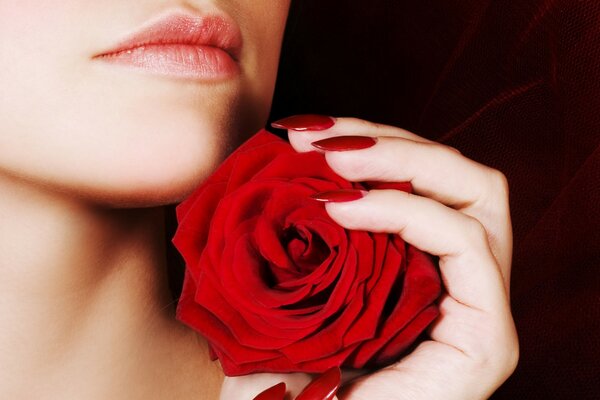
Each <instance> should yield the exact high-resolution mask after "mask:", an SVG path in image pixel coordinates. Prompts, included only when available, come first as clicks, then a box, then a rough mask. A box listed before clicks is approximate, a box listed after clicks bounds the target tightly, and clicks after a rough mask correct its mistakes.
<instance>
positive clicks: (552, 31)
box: [271, 0, 600, 399]
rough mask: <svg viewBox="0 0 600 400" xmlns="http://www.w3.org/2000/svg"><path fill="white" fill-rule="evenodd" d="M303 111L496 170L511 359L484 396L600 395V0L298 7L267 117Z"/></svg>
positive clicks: (333, 1)
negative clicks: (504, 182) (508, 265)
mask: <svg viewBox="0 0 600 400" xmlns="http://www.w3.org/2000/svg"><path fill="white" fill-rule="evenodd" d="M305 112H316V113H324V114H331V115H335V116H355V117H360V118H366V119H369V120H374V121H378V122H383V123H388V124H393V125H397V126H401V127H404V128H407V129H410V130H412V131H414V132H416V133H418V134H420V135H422V136H425V137H428V138H430V139H436V140H439V141H442V142H445V143H448V144H450V145H452V146H454V147H456V148H458V149H460V150H461V151H462V152H463V154H465V155H466V156H467V157H470V158H472V159H475V160H477V161H479V162H482V163H484V164H487V165H490V166H493V167H495V168H498V169H500V170H502V171H503V172H504V173H505V174H506V175H507V177H508V179H509V182H510V187H511V209H512V216H513V225H514V239H515V241H514V245H515V246H514V264H513V271H514V272H513V280H512V287H513V294H512V301H513V306H514V316H515V319H516V322H517V327H518V330H519V334H520V340H521V347H522V350H521V351H522V356H521V361H520V365H519V367H518V370H517V372H516V373H515V375H514V376H513V377H512V378H511V379H510V380H509V381H508V382H507V383H506V384H505V385H504V386H503V387H502V388H501V389H500V390H499V391H498V392H497V393H496V395H494V397H493V398H494V399H598V398H600V392H599V391H598V389H597V388H596V387H595V386H594V382H598V377H600V361H599V360H600V275H599V267H600V1H598V0H497V1H494V0H369V1H367V2H366V1H365V0H344V1H342V0H328V1H323V0H296V1H295V2H294V4H293V5H292V12H291V15H290V21H289V25H288V30H287V32H286V38H285V42H284V48H283V55H282V63H281V68H280V76H279V80H278V85H277V89H276V94H275V101H274V106H273V112H272V118H271V119H276V118H279V117H283V116H287V115H290V114H295V113H305Z"/></svg>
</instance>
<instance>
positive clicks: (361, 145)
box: [311, 136, 377, 151]
mask: <svg viewBox="0 0 600 400" xmlns="http://www.w3.org/2000/svg"><path fill="white" fill-rule="evenodd" d="M375 143H377V138H374V137H370V136H333V137H330V138H327V139H322V140H317V141H315V142H312V143H311V145H313V146H314V147H316V148H317V149H321V150H326V151H346V150H360V149H366V148H369V147H372V146H374V145H375Z"/></svg>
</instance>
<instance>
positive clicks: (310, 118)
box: [271, 114, 335, 131]
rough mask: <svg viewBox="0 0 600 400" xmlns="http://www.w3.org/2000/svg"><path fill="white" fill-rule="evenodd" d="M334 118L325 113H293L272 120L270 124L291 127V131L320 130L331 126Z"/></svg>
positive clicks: (275, 126)
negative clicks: (290, 115)
mask: <svg viewBox="0 0 600 400" xmlns="http://www.w3.org/2000/svg"><path fill="white" fill-rule="evenodd" d="M334 124H335V120H334V119H333V118H331V117H328V116H325V115H317V114H304V115H294V116H292V117H287V118H283V119H280V120H278V121H275V122H272V123H271V126H272V127H273V128H277V129H291V130H293V131H322V130H325V129H329V128H331V127H332V126H333V125H334Z"/></svg>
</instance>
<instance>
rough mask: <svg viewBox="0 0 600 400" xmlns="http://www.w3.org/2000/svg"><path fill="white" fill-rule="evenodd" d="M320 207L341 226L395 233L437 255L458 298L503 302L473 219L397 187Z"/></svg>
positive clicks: (470, 302)
mask: <svg viewBox="0 0 600 400" xmlns="http://www.w3.org/2000/svg"><path fill="white" fill-rule="evenodd" d="M326 208H327V211H328V213H329V215H330V216H331V217H332V218H333V219H334V220H335V221H336V222H337V223H338V224H340V225H342V226H344V227H345V228H347V229H356V230H368V231H372V232H389V233H397V234H399V235H400V236H401V237H402V238H403V239H404V240H405V241H407V242H408V243H411V244H412V245H414V246H416V247H417V248H419V249H421V250H423V251H425V252H427V253H430V254H433V255H436V256H439V257H440V259H439V264H440V269H441V273H442V278H443V280H444V283H445V285H446V289H447V291H448V293H449V294H450V295H451V296H452V297H453V298H454V299H456V300H457V301H459V302H460V303H462V304H465V305H467V306H469V307H471V308H475V309H481V310H486V311H491V310H498V309H499V308H504V307H505V305H506V303H507V298H506V292H505V290H504V286H503V282H502V276H501V274H500V271H499V268H498V265H497V263H496V260H495V259H494V257H493V255H492V253H491V250H490V247H489V243H488V241H487V234H486V231H485V229H484V228H483V226H482V224H481V223H480V222H479V221H478V220H477V219H475V218H473V217H470V216H468V215H465V214H463V213H461V212H458V211H456V210H454V209H451V208H449V207H446V206H444V205H443V204H441V203H439V202H437V201H435V200H432V199H429V198H426V197H421V196H418V195H414V194H410V193H407V192H402V191H399V190H371V191H370V192H369V193H368V194H367V195H366V196H365V197H363V198H361V199H358V200H354V201H348V202H340V203H326Z"/></svg>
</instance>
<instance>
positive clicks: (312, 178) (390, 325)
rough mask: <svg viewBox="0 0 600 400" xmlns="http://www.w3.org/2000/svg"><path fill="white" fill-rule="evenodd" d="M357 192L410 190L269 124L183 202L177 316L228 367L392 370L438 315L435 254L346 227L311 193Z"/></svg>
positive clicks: (242, 370)
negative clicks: (289, 138) (296, 145)
mask: <svg viewBox="0 0 600 400" xmlns="http://www.w3.org/2000/svg"><path fill="white" fill-rule="evenodd" d="M353 188H354V189H373V188H379V189H381V188H394V189H397V190H404V191H408V192H410V191H411V185H410V183H408V182H405V183H393V184H390V183H388V184H383V183H376V182H370V183H355V182H349V181H347V180H345V179H343V178H341V177H340V176H338V175H337V174H336V173H335V172H333V171H332V170H331V169H330V167H329V166H328V165H327V163H326V161H325V157H324V156H323V155H322V154H320V153H318V152H307V153H298V152H296V151H295V150H294V149H293V148H292V147H291V145H290V144H289V143H288V142H286V141H285V140H283V139H281V138H279V137H278V136H276V135H274V134H272V133H270V132H268V131H266V130H262V131H260V132H258V133H257V134H256V135H254V136H253V137H251V138H250V139H249V140H248V141H247V142H245V143H244V144H243V145H242V146H240V147H239V148H238V149H237V150H236V151H235V152H233V153H232V154H231V155H230V156H229V157H228V158H227V159H226V160H225V162H224V163H223V164H222V165H221V166H220V167H219V168H218V170H217V171H216V172H215V173H214V174H213V175H212V176H211V177H209V178H208V180H206V181H205V182H204V183H203V184H202V185H201V186H200V187H199V188H198V189H197V190H196V191H195V192H194V193H192V194H191V195H190V196H189V197H188V198H186V199H185V200H184V201H183V202H182V203H181V204H179V205H178V206H177V209H176V211H177V219H178V221H179V226H178V229H177V232H176V234H175V236H174V237H173V243H174V244H175V246H176V247H177V249H178V250H179V251H180V253H181V254H182V256H183V257H184V259H185V262H186V274H185V279H184V284H183V291H182V294H181V298H180V299H179V304H178V307H177V318H178V319H179V320H180V321H182V322H184V323H185V324H187V325H189V326H190V327H192V328H193V329H195V330H197V331H198V332H200V333H201V334H202V335H204V336H205V337H206V338H207V340H208V341H209V343H210V346H211V350H212V352H213V355H214V357H217V358H219V360H220V362H221V365H222V367H223V370H224V372H225V373H226V374H227V375H229V376H234V375H242V374H248V373H253V372H292V371H303V372H322V371H324V370H326V369H328V368H330V367H332V366H345V367H352V368H374V367H380V366H384V365H387V364H389V363H391V362H393V361H395V360H397V359H398V358H399V357H400V356H401V355H402V354H403V353H405V352H406V351H408V350H409V349H410V347H411V345H412V344H413V343H415V341H416V340H417V339H419V337H420V336H421V334H422V333H423V331H424V330H425V328H426V327H427V326H428V325H429V324H430V323H431V322H432V321H433V320H434V319H435V318H436V317H437V315H438V308H437V305H436V304H435V300H436V299H437V298H438V296H439V295H440V291H441V284H440V278H439V273H438V270H437V266H436V263H435V260H434V258H433V257H432V256H430V255H428V254H426V253H423V252H421V251H420V250H418V249H417V248H415V247H413V246H411V245H409V244H407V243H405V242H404V241H403V240H402V238H401V237H400V236H399V235H392V234H388V233H373V232H364V231H356V230H346V229H344V228H342V227H341V226H339V225H338V224H337V223H336V222H334V221H333V220H332V219H331V218H330V217H329V215H328V214H327V212H326V210H325V208H324V207H323V204H321V203H319V202H317V201H315V200H314V199H312V198H310V195H312V194H315V193H318V192H322V191H328V190H337V189H353Z"/></svg>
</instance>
